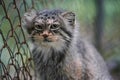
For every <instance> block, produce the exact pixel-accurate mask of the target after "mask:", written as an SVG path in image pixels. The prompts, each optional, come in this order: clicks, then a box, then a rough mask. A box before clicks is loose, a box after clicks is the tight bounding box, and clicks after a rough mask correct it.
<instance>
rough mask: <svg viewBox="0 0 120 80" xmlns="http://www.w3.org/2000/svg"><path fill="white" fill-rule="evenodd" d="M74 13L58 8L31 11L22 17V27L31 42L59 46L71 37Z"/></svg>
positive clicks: (44, 45)
mask: <svg viewBox="0 0 120 80" xmlns="http://www.w3.org/2000/svg"><path fill="white" fill-rule="evenodd" d="M74 20H75V15H74V13H72V12H62V11H60V10H44V11H40V12H35V11H31V12H28V13H25V15H24V17H23V27H24V28H25V29H26V30H27V32H28V33H29V36H30V38H31V40H32V42H33V44H35V45H38V46H43V47H54V48H61V47H63V48H64V46H65V45H66V46H67V45H68V44H69V42H70V41H71V39H72V33H73V28H74Z"/></svg>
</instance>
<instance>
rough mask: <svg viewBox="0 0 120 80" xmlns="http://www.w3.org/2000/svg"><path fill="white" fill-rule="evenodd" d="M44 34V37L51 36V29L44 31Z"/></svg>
mask: <svg viewBox="0 0 120 80" xmlns="http://www.w3.org/2000/svg"><path fill="white" fill-rule="evenodd" d="M42 36H43V37H44V38H47V37H48V36H49V31H47V30H46V31H44V32H43V34H42Z"/></svg>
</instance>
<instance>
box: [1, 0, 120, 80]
mask: <svg viewBox="0 0 120 80" xmlns="http://www.w3.org/2000/svg"><path fill="white" fill-rule="evenodd" d="M31 8H35V9H36V10H43V9H65V10H69V11H72V12H74V13H75V14H76V18H77V20H78V22H79V23H80V28H81V29H80V31H81V36H82V37H83V38H85V39H87V40H88V41H90V42H91V43H93V45H95V47H96V48H97V49H98V51H99V52H100V53H101V55H102V56H103V58H104V59H105V61H106V63H107V66H108V68H109V71H110V72H111V75H112V76H113V77H114V80H120V0H0V77H2V78H4V77H6V76H7V78H6V79H7V80H12V79H13V78H19V74H20V73H21V72H23V73H24V74H25V75H26V76H27V75H29V74H28V72H29V71H30V69H29V67H28V66H29V65H30V63H31V57H30V52H29V46H28V44H27V43H28V41H27V39H26V38H25V34H24V32H23V30H22V28H21V17H22V16H23V14H24V13H25V12H26V11H27V10H29V9H31ZM26 63H27V64H26ZM11 70H12V72H11ZM18 70H19V71H18ZM6 72H7V73H6ZM13 72H14V73H13ZM15 73H17V75H16V74H15ZM7 74H9V76H8V75H7ZM10 76H12V77H10Z"/></svg>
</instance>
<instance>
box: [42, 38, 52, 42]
mask: <svg viewBox="0 0 120 80" xmlns="http://www.w3.org/2000/svg"><path fill="white" fill-rule="evenodd" d="M43 42H53V41H51V40H50V39H48V38H44V40H43Z"/></svg>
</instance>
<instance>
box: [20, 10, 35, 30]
mask: <svg viewBox="0 0 120 80" xmlns="http://www.w3.org/2000/svg"><path fill="white" fill-rule="evenodd" d="M36 16H37V12H36V10H34V9H32V10H29V11H28V12H26V13H25V14H24V16H23V17H22V27H23V28H25V29H27V30H29V29H31V28H32V27H33V19H34V18H35V17H36Z"/></svg>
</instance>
